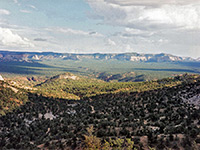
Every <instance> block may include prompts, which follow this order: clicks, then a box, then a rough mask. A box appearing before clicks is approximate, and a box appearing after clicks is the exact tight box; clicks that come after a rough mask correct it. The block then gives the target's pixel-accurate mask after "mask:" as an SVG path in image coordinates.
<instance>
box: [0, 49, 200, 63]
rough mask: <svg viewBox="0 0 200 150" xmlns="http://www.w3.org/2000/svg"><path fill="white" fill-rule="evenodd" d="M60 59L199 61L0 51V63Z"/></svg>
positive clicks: (162, 56)
mask: <svg viewBox="0 0 200 150" xmlns="http://www.w3.org/2000/svg"><path fill="white" fill-rule="evenodd" d="M55 58H60V59H64V60H81V59H95V60H110V59H116V60H122V61H124V60H125V61H136V62H176V61H200V60H199V59H196V60H195V59H192V58H190V57H178V56H174V55H170V54H165V53H161V54H139V53H120V54H119V53H118V54H117V53H113V54H100V53H94V54H72V53H53V52H43V53H34V52H9V51H0V61H26V62H31V61H39V60H45V59H46V60H47V59H55Z"/></svg>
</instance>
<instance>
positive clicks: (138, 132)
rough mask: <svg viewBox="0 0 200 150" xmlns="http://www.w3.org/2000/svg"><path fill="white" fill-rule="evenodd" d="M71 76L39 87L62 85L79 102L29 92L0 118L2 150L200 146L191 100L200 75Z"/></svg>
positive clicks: (199, 129)
mask: <svg viewBox="0 0 200 150" xmlns="http://www.w3.org/2000/svg"><path fill="white" fill-rule="evenodd" d="M64 78H65V79H64ZM70 78H72V74H64V75H61V76H56V77H53V78H51V79H50V80H47V81H46V82H44V83H42V84H41V85H38V87H39V88H45V86H49V87H47V88H50V87H51V88H53V87H55V88H56V86H58V85H60V84H62V83H64V84H63V85H60V86H61V87H59V89H63V87H66V89H67V90H68V91H66V93H68V92H69V93H70V94H74V95H76V94H77V95H76V96H80V95H81V96H82V97H81V96H80V97H79V98H80V100H79V101H77V100H66V99H61V98H54V97H49V96H48V94H47V95H45V96H43V95H42V94H37V93H29V94H28V102H26V103H25V104H24V105H21V106H20V107H18V109H14V110H12V112H8V113H6V115H3V116H1V117H0V148H1V149H80V148H85V149H92V148H96V149H103V148H104V149H106V148H110V149H118V148H119V149H120V148H122V149H123V148H124V149H128V148H130V149H131V148H137V149H150V147H155V148H156V149H158V150H162V149H169V148H171V149H181V148H182V149H183V148H184V149H194V148H198V149H199V148H200V147H199V144H200V120H199V118H200V109H199V104H198V103H193V102H195V101H196V100H197V101H198V99H196V100H193V101H191V100H190V99H191V98H194V97H195V96H197V95H199V93H200V88H199V85H200V76H198V75H187V74H185V75H182V76H177V77H175V78H166V79H162V80H158V81H149V82H141V83H107V82H103V81H99V80H91V79H87V78H83V77H80V76H78V78H76V79H70ZM65 82H66V83H65ZM76 82H77V83H76ZM78 82H79V84H80V85H78ZM73 83H74V84H73ZM83 83H88V85H89V86H86V84H84V85H83V86H82V85H81V84H83ZM108 84H110V85H111V87H107V86H108ZM91 85H93V86H94V85H95V86H94V87H93V88H92V89H95V90H91V89H90V88H91ZM85 86H86V87H85ZM118 86H119V87H118ZM83 87H85V88H88V89H87V90H88V91H89V92H87V90H86V89H83ZM114 87H117V88H115V89H112V88H114ZM73 88H74V89H73ZM96 88H97V89H96ZM104 88H105V89H106V88H107V89H106V90H104ZM127 88H129V89H127ZM101 89H103V90H101ZM111 89H112V90H111ZM55 90H56V89H55ZM63 90H64V89H63ZM52 91H53V90H52ZM79 91H81V92H80V93H81V94H78V92H79ZM49 92H51V91H49ZM94 93H95V94H94ZM49 94H50V93H49ZM93 94H94V95H93ZM91 126H93V130H91V132H90V131H89V132H88V127H91Z"/></svg>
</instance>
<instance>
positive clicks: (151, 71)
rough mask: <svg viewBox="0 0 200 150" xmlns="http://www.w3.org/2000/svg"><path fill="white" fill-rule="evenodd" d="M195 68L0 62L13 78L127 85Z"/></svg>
mask: <svg viewBox="0 0 200 150" xmlns="http://www.w3.org/2000/svg"><path fill="white" fill-rule="evenodd" d="M199 66H200V63H199V62H184V63H181V62H131V61H120V60H93V59H83V60H63V59H61V58H55V59H49V60H42V61H34V62H1V66H0V72H1V74H3V75H5V76H9V77H13V76H16V75H18V76H19V75H20V76H28V77H31V76H45V77H46V76H47V77H51V76H54V75H57V74H61V73H64V72H71V73H73V74H76V75H85V76H90V77H96V78H98V79H102V80H105V81H122V82H128V81H146V80H152V79H162V78H166V77H172V76H174V74H183V73H199V72H200V67H199ZM128 73H129V74H128ZM131 73H134V74H131ZM111 76H113V77H111ZM110 77H111V78H110Z"/></svg>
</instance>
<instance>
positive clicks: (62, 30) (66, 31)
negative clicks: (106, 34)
mask: <svg viewBox="0 0 200 150" xmlns="http://www.w3.org/2000/svg"><path fill="white" fill-rule="evenodd" d="M46 30H47V31H51V32H60V33H63V34H72V35H82V36H91V37H92V36H93V37H102V36H103V35H102V34H100V33H98V32H86V31H82V30H74V29H71V28H46Z"/></svg>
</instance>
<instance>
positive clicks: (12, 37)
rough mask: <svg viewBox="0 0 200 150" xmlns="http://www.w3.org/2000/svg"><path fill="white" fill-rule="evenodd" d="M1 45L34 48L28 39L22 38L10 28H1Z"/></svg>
mask: <svg viewBox="0 0 200 150" xmlns="http://www.w3.org/2000/svg"><path fill="white" fill-rule="evenodd" d="M0 43H1V45H2V46H7V47H34V45H33V44H32V43H31V42H30V41H29V40H28V39H27V38H22V37H21V36H19V35H18V34H16V33H13V32H12V31H11V30H10V29H8V28H0Z"/></svg>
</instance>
